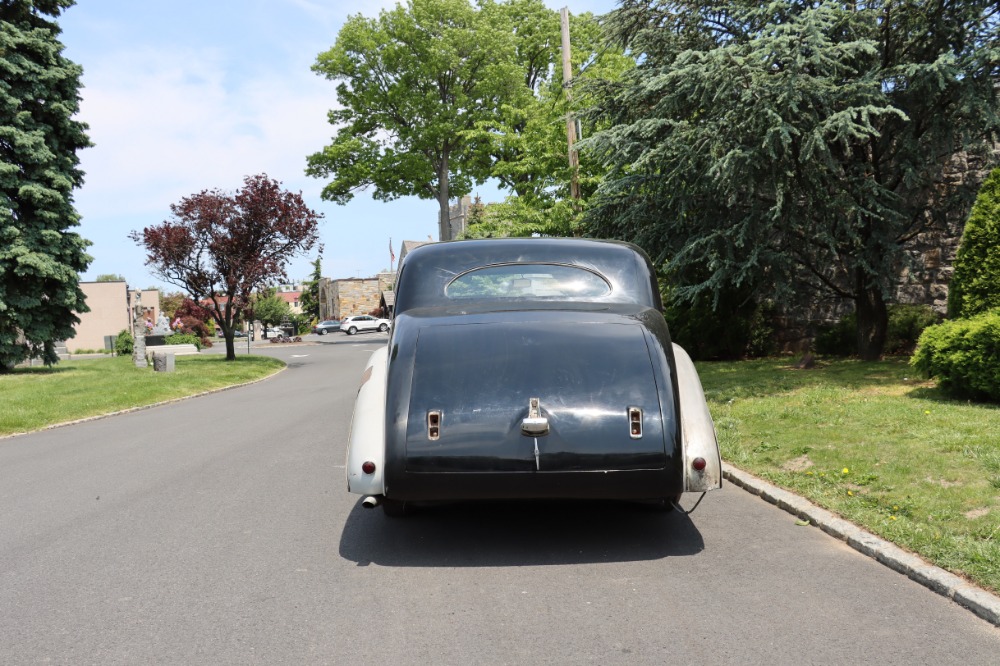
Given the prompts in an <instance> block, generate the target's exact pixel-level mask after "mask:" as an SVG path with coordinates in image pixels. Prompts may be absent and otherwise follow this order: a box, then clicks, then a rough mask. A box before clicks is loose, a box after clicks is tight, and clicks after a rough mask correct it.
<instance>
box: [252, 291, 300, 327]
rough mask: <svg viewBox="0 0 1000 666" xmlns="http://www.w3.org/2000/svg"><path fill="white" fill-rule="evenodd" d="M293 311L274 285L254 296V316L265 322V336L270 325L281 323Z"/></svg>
mask: <svg viewBox="0 0 1000 666" xmlns="http://www.w3.org/2000/svg"><path fill="white" fill-rule="evenodd" d="M291 313H292V311H291V308H290V307H289V305H288V303H287V302H286V301H285V300H284V299H283V298H281V297H280V296H278V294H277V292H276V291H275V290H274V288H273V287H270V288H267V289H264V290H263V291H260V292H258V293H256V294H254V297H253V316H254V318H255V319H258V320H260V322H261V323H262V324H264V328H265V336H264V337H267V335H266V329H267V328H268V327H269V326H272V325H277V324H280V323H281V322H283V321H285V320H287V319H288V318H289V315H291Z"/></svg>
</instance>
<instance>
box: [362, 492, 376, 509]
mask: <svg viewBox="0 0 1000 666" xmlns="http://www.w3.org/2000/svg"><path fill="white" fill-rule="evenodd" d="M378 505H379V496H378V495H369V496H368V497H366V498H364V499H363V500H361V506H363V507H364V508H366V509H374V508H375V507H377V506H378Z"/></svg>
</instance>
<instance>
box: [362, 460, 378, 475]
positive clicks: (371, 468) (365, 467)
mask: <svg viewBox="0 0 1000 666" xmlns="http://www.w3.org/2000/svg"><path fill="white" fill-rule="evenodd" d="M361 471H362V472H364V473H365V474H374V473H375V463H373V462H372V461H371V460H366V461H364V462H363V463H361Z"/></svg>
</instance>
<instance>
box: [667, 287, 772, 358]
mask: <svg viewBox="0 0 1000 666" xmlns="http://www.w3.org/2000/svg"><path fill="white" fill-rule="evenodd" d="M730 296H732V294H729V293H726V294H723V295H722V296H721V298H720V303H719V306H718V307H713V306H712V298H711V296H700V297H698V298H697V299H696V300H695V302H694V303H693V304H692V303H670V302H667V303H666V305H665V307H664V312H663V316H664V318H665V319H666V320H667V326H668V327H669V328H670V337H671V339H672V340H673V341H674V342H676V343H677V344H679V345H680V346H681V347H683V348H684V349H685V350H686V351H687V352H688V354H690V355H691V358H693V359H695V360H722V359H726V360H732V359H740V358H746V357H748V356H749V357H756V356H767V355H768V354H770V353H772V352H773V351H774V339H773V336H774V329H773V328H772V327H771V325H770V322H769V317H770V313H771V308H770V306H769V304H757V303H754V302H753V301H743V302H742V303H739V302H737V300H736V298H730Z"/></svg>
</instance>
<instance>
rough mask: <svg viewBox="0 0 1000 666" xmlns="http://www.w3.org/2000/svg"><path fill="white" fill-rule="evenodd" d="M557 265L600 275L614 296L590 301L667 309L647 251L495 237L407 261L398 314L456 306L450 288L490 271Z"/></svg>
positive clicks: (452, 244)
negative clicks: (480, 270) (475, 272)
mask: <svg viewBox="0 0 1000 666" xmlns="http://www.w3.org/2000/svg"><path fill="white" fill-rule="evenodd" d="M504 264H556V265H563V266H575V267H579V268H583V269H585V270H588V271H591V272H593V273H597V274H598V275H600V276H602V277H603V278H604V279H605V280H607V282H608V283H609V284H610V285H611V292H610V293H609V294H607V295H606V296H603V297H599V298H587V299H583V300H586V301H588V302H590V301H595V302H607V303H633V304H638V305H644V306H647V307H654V308H656V309H658V310H662V303H661V301H660V294H659V288H658V286H657V281H656V273H655V271H654V270H653V266H652V262H650V260H649V257H647V256H646V254H645V252H643V251H642V249H640V248H639V247H638V246H636V245H633V244H631V243H625V242H621V241H610V240H597V239H588V238H491V239H475V240H461V241H449V242H444V243H428V244H426V245H421V246H420V247H417V248H414V249H413V250H411V251H410V252H409V253H407V255H406V257H405V258H404V259H403V261H402V262H401V265H400V267H399V275H398V277H397V280H396V289H395V292H396V306H395V313H396V314H400V313H402V312H405V311H406V310H408V309H411V308H418V307H440V306H447V305H452V304H453V303H454V301H452V300H451V299H449V298H448V296H447V295H446V290H447V288H448V285H449V284H451V282H452V281H453V280H454V279H455V278H456V277H458V276H460V275H462V274H464V273H466V272H468V271H471V270H474V269H477V268H482V267H484V266H498V265H504Z"/></svg>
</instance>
